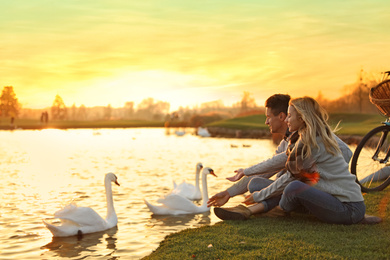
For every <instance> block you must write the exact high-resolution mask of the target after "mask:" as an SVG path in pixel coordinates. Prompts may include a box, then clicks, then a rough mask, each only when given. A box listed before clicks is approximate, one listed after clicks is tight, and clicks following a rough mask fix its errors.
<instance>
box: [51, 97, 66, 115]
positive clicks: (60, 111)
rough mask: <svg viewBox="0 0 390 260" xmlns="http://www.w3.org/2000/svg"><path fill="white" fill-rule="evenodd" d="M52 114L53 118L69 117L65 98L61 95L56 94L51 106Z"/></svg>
mask: <svg viewBox="0 0 390 260" xmlns="http://www.w3.org/2000/svg"><path fill="white" fill-rule="evenodd" d="M51 114H52V117H53V120H64V119H66V118H67V109H66V106H65V103H64V100H62V98H61V97H60V96H59V95H56V97H55V99H54V102H53V105H52V106H51Z"/></svg>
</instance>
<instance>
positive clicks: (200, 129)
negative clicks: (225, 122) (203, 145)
mask: <svg viewBox="0 0 390 260" xmlns="http://www.w3.org/2000/svg"><path fill="white" fill-rule="evenodd" d="M197 135H199V136H201V137H210V136H211V134H210V132H209V131H208V130H207V128H203V127H198V129H197Z"/></svg>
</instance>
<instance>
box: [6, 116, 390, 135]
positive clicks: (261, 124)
mask: <svg viewBox="0 0 390 260" xmlns="http://www.w3.org/2000/svg"><path fill="white" fill-rule="evenodd" d="M385 119H386V118H384V117H383V116H381V115H379V114H348V113H337V114H330V119H329V122H330V124H331V126H332V127H335V126H336V125H337V123H338V122H340V125H339V127H340V130H339V131H338V132H337V134H339V135H361V136H363V135H365V134H366V133H368V132H369V131H370V130H371V129H373V128H374V127H377V126H379V125H380V124H381V122H383V121H384V120H385ZM15 125H16V126H17V127H19V128H22V129H41V128H62V129H64V128H117V127H121V128H122V127H123V128H126V127H163V126H164V122H163V121H147V120H96V121H69V120H65V121H49V124H48V125H46V126H45V125H42V124H41V123H40V121H39V120H36V119H16V120H15ZM206 126H208V127H222V128H230V129H237V130H246V129H267V130H268V126H267V125H265V115H251V116H245V117H236V118H231V119H226V120H221V121H217V122H213V123H210V124H207V125H206ZM0 129H10V121H9V118H0Z"/></svg>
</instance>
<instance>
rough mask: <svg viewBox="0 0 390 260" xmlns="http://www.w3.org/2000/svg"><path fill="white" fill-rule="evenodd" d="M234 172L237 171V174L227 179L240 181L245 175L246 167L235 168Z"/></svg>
mask: <svg viewBox="0 0 390 260" xmlns="http://www.w3.org/2000/svg"><path fill="white" fill-rule="evenodd" d="M234 172H235V173H236V175H234V176H232V177H228V178H226V179H227V180H229V181H232V182H236V181H239V180H240V179H241V178H242V177H244V176H245V174H244V169H242V168H240V169H238V170H235V171H234Z"/></svg>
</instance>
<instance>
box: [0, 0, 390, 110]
mask: <svg viewBox="0 0 390 260" xmlns="http://www.w3.org/2000/svg"><path fill="white" fill-rule="evenodd" d="M0 26H1V28H0V43H1V44H0V57H1V63H0V84H1V85H0V87H1V88H2V87H3V86H13V87H14V90H15V93H16V95H17V97H18V99H19V102H20V103H21V104H22V106H23V107H24V108H45V107H49V106H51V105H52V103H53V101H54V98H55V95H57V94H59V95H60V96H61V97H62V98H63V100H64V102H65V104H66V105H67V106H72V104H76V106H80V105H82V104H84V105H85V106H107V105H108V104H111V106H112V107H121V106H123V105H124V103H125V102H126V101H134V102H135V104H136V105H137V104H138V103H139V102H140V101H141V100H142V99H144V98H148V97H152V98H154V99H156V100H161V101H167V102H169V103H171V111H172V110H174V109H176V108H177V107H178V106H195V105H200V104H201V103H203V102H208V101H213V100H219V99H220V100H222V101H223V102H224V104H225V105H231V104H232V103H235V102H237V101H239V100H240V99H241V98H242V94H243V91H248V92H250V93H252V94H253V96H254V97H255V99H256V102H257V103H258V104H259V105H263V104H264V100H265V99H266V98H267V97H268V96H269V95H272V94H274V93H288V94H290V95H292V96H293V97H297V96H302V95H311V96H314V97H315V96H317V95H318V92H319V91H320V90H321V91H322V93H323V94H324V95H325V97H327V98H330V99H333V98H337V97H339V96H340V95H342V94H343V87H344V86H345V85H348V84H352V83H354V82H356V81H357V78H358V74H359V71H360V70H361V69H363V70H364V71H366V72H367V73H369V74H374V75H376V74H378V73H379V72H381V71H384V70H390V49H389V46H390V5H389V2H388V1H385V0H365V1H363V0H354V1H352V0H347V1H339V0H337V1H336V0H328V1H312V0H284V1H282V0H272V1H269V0H267V1H266V0H240V1H237V0H207V1H205V0H197V1H189V0H187V1H185V0H148V1H129V0H83V1H80V0H77V1H76V0H66V1H53V0H12V1H1V2H0Z"/></svg>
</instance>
